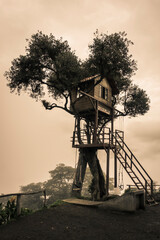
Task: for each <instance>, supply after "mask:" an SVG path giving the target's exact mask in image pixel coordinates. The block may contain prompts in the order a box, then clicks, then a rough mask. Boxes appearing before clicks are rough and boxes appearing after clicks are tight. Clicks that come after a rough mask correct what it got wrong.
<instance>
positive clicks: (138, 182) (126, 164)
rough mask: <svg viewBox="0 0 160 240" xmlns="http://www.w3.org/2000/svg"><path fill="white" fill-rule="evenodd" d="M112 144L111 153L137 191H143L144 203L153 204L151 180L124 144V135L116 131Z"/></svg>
mask: <svg viewBox="0 0 160 240" xmlns="http://www.w3.org/2000/svg"><path fill="white" fill-rule="evenodd" d="M113 142H114V145H115V148H113V149H112V151H113V152H114V153H115V156H116V158H117V159H118V160H119V162H120V163H121V165H122V166H123V168H124V169H125V170H126V172H127V174H128V175H129V177H130V178H131V179H132V181H133V183H134V185H135V186H136V187H137V189H139V190H144V191H145V196H146V201H147V202H148V203H150V204H154V203H155V201H154V197H153V180H152V179H151V177H150V176H149V174H148V173H147V172H146V171H145V169H144V168H143V166H142V165H141V164H140V162H139V161H138V160H137V158H136V157H135V156H134V154H133V153H132V151H131V150H130V149H129V147H128V146H127V145H126V143H125V142H124V133H123V132H122V131H118V130H116V131H115V133H114V134H113Z"/></svg>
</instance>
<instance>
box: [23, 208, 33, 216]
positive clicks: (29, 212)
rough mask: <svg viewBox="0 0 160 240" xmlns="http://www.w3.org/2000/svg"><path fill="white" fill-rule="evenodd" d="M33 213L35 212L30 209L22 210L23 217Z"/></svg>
mask: <svg viewBox="0 0 160 240" xmlns="http://www.w3.org/2000/svg"><path fill="white" fill-rule="evenodd" d="M31 213H33V210H31V209H28V208H21V216H26V215H29V214H31Z"/></svg>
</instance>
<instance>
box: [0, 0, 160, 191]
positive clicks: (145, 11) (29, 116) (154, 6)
mask: <svg viewBox="0 0 160 240" xmlns="http://www.w3.org/2000/svg"><path fill="white" fill-rule="evenodd" d="M159 12H160V1H159V0H134V1H132V0H99V1H95V0H83V1H82V0H81V1H80V0H67V1H66V0H61V1H59V0H34V1H31V0H0V26H1V38H0V80H1V81H0V91H1V92H0V109H1V124H0V132H1V136H0V167H1V168H0V169H1V174H0V193H10V192H17V191H19V186H21V185H25V184H29V183H31V182H41V181H45V180H47V178H49V174H48V171H49V170H52V169H54V168H55V166H56V164H59V163H62V162H63V163H65V164H68V165H71V166H74V164H75V150H74V149H72V147H71V142H70V140H71V139H70V137H71V136H72V131H73V124H74V119H73V117H72V116H70V115H69V114H67V113H65V112H63V111H61V110H57V109H56V110H53V111H46V110H45V109H44V108H43V107H42V105H41V103H40V102H36V101H35V100H34V99H31V98H30V97H29V96H27V94H24V93H23V94H21V96H17V95H15V94H10V91H9V88H8V87H7V86H6V79H5V77H4V76H3V74H4V72H5V71H6V70H8V69H9V67H10V66H11V61H12V60H13V59H14V58H16V57H18V56H19V55H20V54H24V53H25V46H26V40H25V39H26V38H30V36H31V35H32V34H34V33H36V32H37V31H38V30H42V32H43V33H45V34H49V33H53V35H55V36H56V37H63V39H64V40H68V42H69V44H70V46H71V47H72V49H73V50H75V51H76V54H77V55H78V56H79V57H80V58H81V59H85V58H86V57H87V56H88V44H89V43H91V42H92V39H93V33H94V32H95V31H96V29H99V30H100V31H102V32H106V33H107V32H108V33H109V34H110V33H114V32H119V31H126V32H127V34H128V38H129V39H131V40H132V41H133V42H134V45H133V46H132V47H131V48H130V51H131V53H132V54H133V58H134V59H135V60H137V65H138V71H137V74H136V75H135V76H134V77H133V80H134V82H135V83H136V84H138V85H139V86H140V87H141V88H143V89H144V90H146V91H147V93H148V95H149V97H150V99H151V109H150V111H149V112H148V113H147V114H146V115H145V116H141V117H138V118H132V119H125V120H124V123H123V120H122V122H120V121H119V123H118V125H119V126H118V127H121V126H120V125H124V130H125V139H126V142H127V143H128V145H129V146H130V148H131V149H132V150H134V154H135V155H136V157H137V158H138V159H139V161H140V162H141V163H142V165H143V166H144V167H145V169H146V170H147V171H148V172H149V174H150V175H151V177H152V178H153V179H154V180H155V181H157V182H159V183H160V174H159V169H160V147H159V143H160V125H159V124H160V107H159V103H160V79H159V77H160V66H159V65H160V31H159V28H160V16H159ZM101 155H102V154H101ZM102 158H103V159H102V161H101V163H102V165H103V166H104V156H102Z"/></svg>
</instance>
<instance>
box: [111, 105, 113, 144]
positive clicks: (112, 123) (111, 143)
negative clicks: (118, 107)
mask: <svg viewBox="0 0 160 240" xmlns="http://www.w3.org/2000/svg"><path fill="white" fill-rule="evenodd" d="M113 132H114V108H112V110H111V144H113Z"/></svg>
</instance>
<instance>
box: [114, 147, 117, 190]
mask: <svg viewBox="0 0 160 240" xmlns="http://www.w3.org/2000/svg"><path fill="white" fill-rule="evenodd" d="M114 187H115V188H117V149H116V148H115V152H114Z"/></svg>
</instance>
